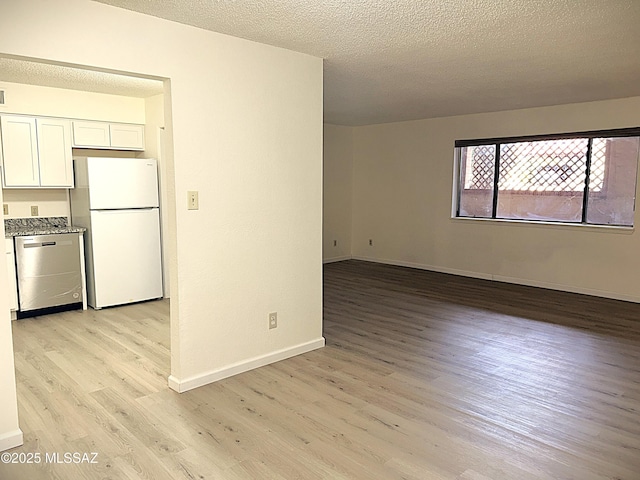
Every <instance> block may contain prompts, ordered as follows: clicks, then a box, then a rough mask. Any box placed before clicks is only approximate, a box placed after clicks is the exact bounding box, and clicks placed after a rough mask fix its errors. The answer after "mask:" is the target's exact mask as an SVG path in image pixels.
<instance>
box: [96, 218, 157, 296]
mask: <svg viewBox="0 0 640 480" xmlns="http://www.w3.org/2000/svg"><path fill="white" fill-rule="evenodd" d="M89 234H90V235H91V254H90V256H89V255H88V256H87V258H90V261H91V267H90V270H89V269H88V272H89V275H88V279H87V288H88V290H89V293H88V295H87V297H88V303H89V305H90V306H92V307H94V308H102V307H107V306H111V305H122V304H125V303H132V302H139V301H142V300H150V299H152V298H160V297H162V261H161V255H160V216H159V212H158V209H157V208H150V209H141V210H103V211H92V212H91V228H90V232H89Z"/></svg>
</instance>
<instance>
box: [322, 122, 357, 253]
mask: <svg viewBox="0 0 640 480" xmlns="http://www.w3.org/2000/svg"><path fill="white" fill-rule="evenodd" d="M352 169H353V127H343V126H338V125H330V124H325V125H324V149H323V177H324V193H323V198H322V204H323V235H322V258H323V260H324V261H325V262H331V261H338V260H345V259H348V258H351V195H352V193H353V188H352ZM334 241H335V243H336V245H334Z"/></svg>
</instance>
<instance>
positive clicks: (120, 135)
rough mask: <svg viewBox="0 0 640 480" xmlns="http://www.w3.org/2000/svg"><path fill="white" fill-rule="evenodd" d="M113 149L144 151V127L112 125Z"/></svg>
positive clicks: (124, 124) (122, 124) (110, 130)
mask: <svg viewBox="0 0 640 480" xmlns="http://www.w3.org/2000/svg"><path fill="white" fill-rule="evenodd" d="M109 133H110V134H111V148H120V149H123V150H144V125H129V124H126V123H110V124H109Z"/></svg>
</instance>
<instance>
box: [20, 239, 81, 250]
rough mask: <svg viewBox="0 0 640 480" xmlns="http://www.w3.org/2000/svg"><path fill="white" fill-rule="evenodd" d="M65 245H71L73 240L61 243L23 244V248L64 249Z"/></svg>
mask: <svg viewBox="0 0 640 480" xmlns="http://www.w3.org/2000/svg"><path fill="white" fill-rule="evenodd" d="M63 245H71V240H62V241H61V242H53V241H48V242H32V243H27V242H25V243H23V244H22V248H37V247H62V246H63Z"/></svg>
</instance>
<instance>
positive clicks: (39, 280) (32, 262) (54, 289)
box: [15, 233, 82, 317]
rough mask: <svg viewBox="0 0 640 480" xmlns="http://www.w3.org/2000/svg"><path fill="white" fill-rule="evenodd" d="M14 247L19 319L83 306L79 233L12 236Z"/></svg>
mask: <svg viewBox="0 0 640 480" xmlns="http://www.w3.org/2000/svg"><path fill="white" fill-rule="evenodd" d="M15 247H16V273H17V277H18V303H19V312H18V316H19V317H22V316H29V315H28V312H33V311H34V310H41V309H47V308H51V307H61V306H73V305H74V304H80V306H82V277H81V270H80V241H79V234H77V233H60V234H47V235H33V236H27V237H15ZM25 312H27V315H24V313H25Z"/></svg>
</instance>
